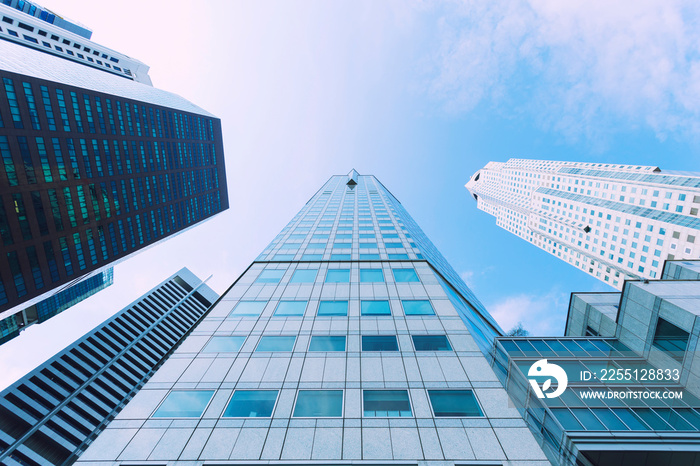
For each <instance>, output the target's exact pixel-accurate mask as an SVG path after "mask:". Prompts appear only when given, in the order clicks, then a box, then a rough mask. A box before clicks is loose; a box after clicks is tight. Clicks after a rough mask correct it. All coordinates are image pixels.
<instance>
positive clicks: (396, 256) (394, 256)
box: [389, 254, 408, 260]
mask: <svg viewBox="0 0 700 466" xmlns="http://www.w3.org/2000/svg"><path fill="white" fill-rule="evenodd" d="M389 259H392V260H403V259H408V254H389Z"/></svg>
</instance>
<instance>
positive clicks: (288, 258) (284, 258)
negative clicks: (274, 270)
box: [274, 254, 294, 261]
mask: <svg viewBox="0 0 700 466" xmlns="http://www.w3.org/2000/svg"><path fill="white" fill-rule="evenodd" d="M274 260H276V261H291V260H294V254H275V257H274Z"/></svg>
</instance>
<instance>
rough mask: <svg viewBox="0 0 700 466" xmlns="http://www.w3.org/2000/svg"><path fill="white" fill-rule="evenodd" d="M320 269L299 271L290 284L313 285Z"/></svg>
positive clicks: (295, 273) (296, 271) (295, 272)
mask: <svg viewBox="0 0 700 466" xmlns="http://www.w3.org/2000/svg"><path fill="white" fill-rule="evenodd" d="M317 274H318V269H297V270H295V271H294V275H292V279H291V280H289V283H313V282H315V281H316V275H317Z"/></svg>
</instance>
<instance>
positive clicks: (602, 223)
mask: <svg viewBox="0 0 700 466" xmlns="http://www.w3.org/2000/svg"><path fill="white" fill-rule="evenodd" d="M466 188H467V189H468V190H469V192H470V193H471V194H472V196H473V197H474V199H475V200H476V201H477V207H478V208H479V209H481V210H483V211H484V212H487V213H489V214H491V215H493V216H494V217H496V223H497V225H498V226H500V227H502V228H504V229H506V230H508V231H509V232H511V233H513V234H515V235H517V236H519V237H521V238H523V239H525V240H526V241H528V242H530V243H532V244H534V245H535V246H537V247H539V248H541V249H544V250H545V251H547V252H549V253H550V254H552V255H554V256H556V257H558V258H560V259H561V260H563V261H566V262H568V263H569V264H571V265H573V266H574V267H576V268H578V269H580V270H583V271H584V272H586V273H588V274H590V275H592V276H594V277H596V278H598V279H599V280H602V281H604V282H605V283H607V284H609V285H610V286H613V287H615V288H617V289H622V286H623V284H624V280H625V279H626V278H639V279H653V278H660V277H661V271H662V268H663V264H664V261H665V260H666V259H671V260H673V259H697V258H699V257H700V217H699V216H698V209H700V173H694V172H676V171H665V170H661V169H659V167H647V166H635V165H619V164H606V163H583V162H555V161H548V160H524V159H510V160H508V162H505V163H501V162H489V163H488V164H487V165H486V166H485V167H484V168H482V169H481V170H479V171H477V172H476V173H475V174H474V175H473V176H472V177H471V179H470V180H469V182H468V183H467V184H466Z"/></svg>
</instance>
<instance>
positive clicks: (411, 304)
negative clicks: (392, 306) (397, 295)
mask: <svg viewBox="0 0 700 466" xmlns="http://www.w3.org/2000/svg"><path fill="white" fill-rule="evenodd" d="M401 304H402V305H403V312H404V314H406V315H407V316H432V315H435V311H434V310H433V306H432V305H431V304H430V301H428V300H427V299H421V300H418V299H413V300H403V301H401Z"/></svg>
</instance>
